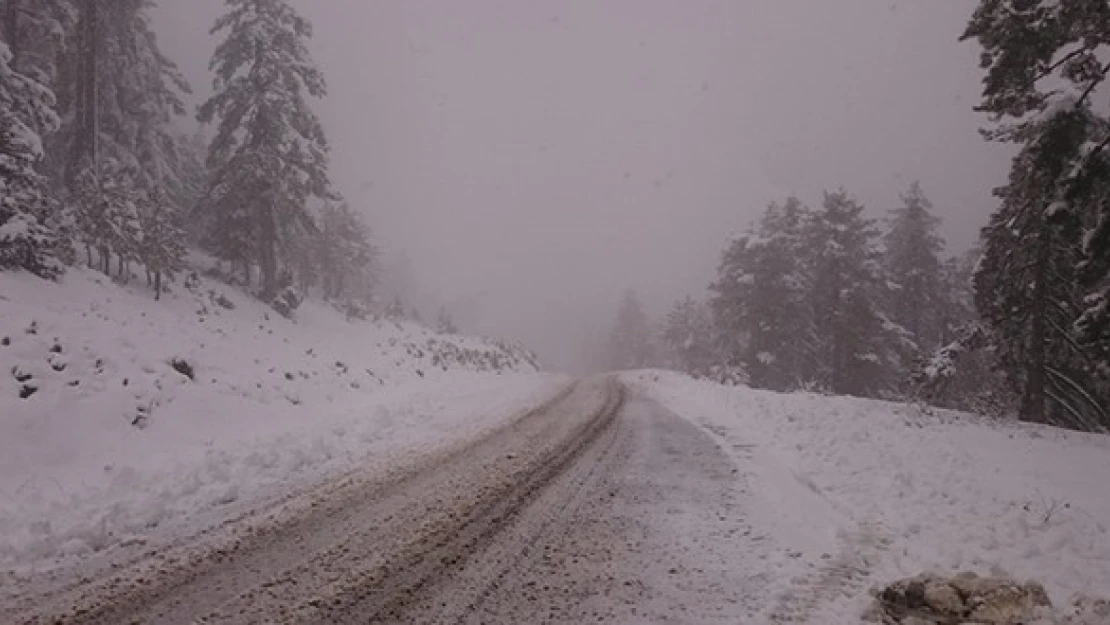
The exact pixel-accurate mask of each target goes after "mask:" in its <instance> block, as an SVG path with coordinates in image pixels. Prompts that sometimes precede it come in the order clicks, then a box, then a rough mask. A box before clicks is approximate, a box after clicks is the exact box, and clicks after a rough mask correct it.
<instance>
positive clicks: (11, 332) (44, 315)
mask: <svg viewBox="0 0 1110 625" xmlns="http://www.w3.org/2000/svg"><path fill="white" fill-rule="evenodd" d="M295 317H296V320H295V321H291V320H288V319H285V318H283V317H281V316H279V315H277V314H276V313H274V312H273V311H272V310H270V309H268V308H266V307H264V306H262V305H260V304H259V303H258V302H257V301H255V300H253V299H251V298H249V297H248V296H246V295H244V294H243V293H241V292H240V291H238V290H236V289H234V288H230V287H227V286H226V285H222V284H221V283H219V282H217V281H212V280H207V279H205V278H198V279H194V280H191V281H189V282H188V288H186V286H185V285H183V284H182V283H181V282H180V281H179V282H178V284H177V285H175V288H174V292H173V293H170V294H167V295H165V296H163V298H162V300H161V301H159V302H156V301H154V300H153V298H152V297H151V293H150V291H149V290H148V289H146V288H140V287H135V288H127V287H120V286H118V285H115V284H113V283H112V282H111V281H109V280H108V279H107V278H106V277H104V276H102V275H100V274H98V273H95V272H92V271H88V270H83V269H74V270H71V271H70V272H69V273H68V274H67V276H65V278H64V279H63V281H62V282H61V283H60V284H53V283H48V282H44V281H42V280H38V279H36V278H34V277H32V276H30V275H27V274H18V273H0V567H3V568H16V569H18V568H26V567H28V566H35V567H38V568H39V569H40V570H41V567H43V566H47V565H50V564H59V563H66V562H69V561H71V560H72V559H73V558H80V557H83V556H86V555H89V554H93V553H102V552H104V551H106V550H110V549H111V548H113V547H116V546H119V545H121V544H133V543H136V542H141V541H143V540H145V539H146V538H147V537H148V536H151V535H153V534H156V533H158V532H161V533H163V534H165V535H171V534H179V533H181V532H189V531H193V530H196V529H198V528H199V527H200V525H201V524H203V523H211V522H215V521H216V520H218V519H219V518H220V516H221V514H224V513H226V514H231V513H233V512H234V511H235V510H237V509H242V508H244V507H246V506H248V505H250V504H251V503H252V502H257V501H260V500H262V499H264V498H266V497H268V496H271V495H276V494H278V493H282V492H285V491H288V490H290V489H293V488H296V487H298V486H299V485H306V484H309V483H311V482H313V481H315V480H319V479H322V478H323V477H325V476H327V475H330V474H334V473H337V472H341V471H344V470H346V469H349V468H350V467H351V466H353V465H355V464H365V463H367V462H374V461H382V462H385V461H388V460H389V459H392V458H399V457H402V456H404V455H405V454H409V453H411V452H412V451H414V450H426V449H428V448H430V447H434V446H436V445H440V444H445V443H447V442H450V441H452V440H457V439H459V438H460V437H465V436H469V435H474V434H477V433H480V432H481V431H483V430H485V429H488V428H492V427H495V426H496V425H497V424H498V423H500V422H502V421H503V420H505V419H506V418H509V417H511V416H513V415H514V414H516V413H517V412H519V411H520V410H522V409H523V408H524V407H527V406H532V405H535V404H538V403H540V402H542V401H543V400H544V399H546V398H547V397H549V396H550V395H552V394H554V393H555V392H556V390H557V388H558V387H560V386H561V385H563V384H564V382H565V381H564V380H563V379H561V378H558V377H555V376H547V375H536V368H535V365H534V364H533V363H532V362H531V361H530V356H528V355H527V354H525V353H524V352H522V351H518V350H513V349H511V348H505V347H501V346H498V345H494V344H491V343H486V342H484V341H481V340H478V339H472V338H466V337H461V336H440V335H436V334H435V333H432V332H430V331H428V330H426V329H424V328H422V327H420V326H417V325H413V324H396V323H393V322H377V323H376V322H370V321H348V320H347V319H346V318H345V317H344V316H343V315H342V314H340V313H338V312H337V311H335V310H334V309H332V308H331V307H329V306H327V305H324V304H321V303H313V302H307V303H305V304H304V305H303V306H302V307H301V308H300V309H299V310H298V311H297V312H296V315H295ZM175 360H176V361H180V362H179V364H177V366H176V368H175V366H174V361H175ZM180 363H188V366H189V367H190V368H191V371H188V373H190V374H191V376H192V379H190V377H189V376H187V375H185V374H184V373H182V371H185V368H184V367H183V366H182V365H181V364H180ZM179 369H180V371H179Z"/></svg>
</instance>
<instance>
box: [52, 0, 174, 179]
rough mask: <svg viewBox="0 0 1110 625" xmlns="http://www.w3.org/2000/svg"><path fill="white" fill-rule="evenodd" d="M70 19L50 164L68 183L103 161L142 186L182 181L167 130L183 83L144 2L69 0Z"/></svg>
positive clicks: (171, 128)
mask: <svg viewBox="0 0 1110 625" xmlns="http://www.w3.org/2000/svg"><path fill="white" fill-rule="evenodd" d="M77 5H78V8H79V10H78V11H76V12H75V14H76V16H77V20H76V23H75V25H74V27H73V29H72V31H71V32H70V33H69V34H68V37H67V39H68V40H69V43H68V44H67V45H66V46H65V54H64V55H63V56H62V61H61V63H60V64H59V67H58V80H57V81H58V84H59V104H60V107H59V108H60V111H61V113H62V117H63V118H64V119H66V120H67V121H66V123H65V124H64V125H63V128H62V132H60V133H59V134H58V136H57V138H56V140H55V143H56V145H55V146H54V147H53V149H52V152H54V153H56V154H57V158H55V159H54V160H55V161H56V162H55V164H54V166H53V170H54V172H55V174H56V175H57V176H58V178H59V179H63V180H65V181H67V182H68V183H69V186H70V188H72V187H73V185H74V181H75V180H76V178H77V177H78V176H80V175H81V174H82V172H83V171H85V170H86V169H91V170H93V172H94V175H96V173H97V171H98V168H99V166H100V165H101V164H102V163H103V162H104V161H105V160H106V159H114V160H115V161H117V162H118V163H120V165H121V166H123V167H126V168H129V169H132V170H134V172H135V174H134V179H135V180H134V182H135V185H136V186H137V187H139V188H142V189H151V188H153V187H155V186H162V187H164V191H165V192H166V193H167V194H168V195H169V196H170V197H176V196H177V194H179V193H180V191H181V189H182V187H183V185H184V184H185V182H184V181H182V179H181V176H182V170H183V169H184V168H185V167H186V165H185V163H183V158H184V157H183V154H182V142H183V138H182V137H181V136H180V134H179V133H178V132H177V131H176V129H175V128H174V121H175V119H176V118H177V117H179V116H182V115H184V114H185V106H184V103H183V101H182V96H183V94H188V93H189V92H190V88H189V85H188V83H187V82H186V81H185V79H184V77H183V76H182V74H181V72H180V71H178V69H177V67H176V65H175V64H174V63H173V62H172V61H171V60H169V59H168V58H167V57H166V56H165V55H164V54H163V53H162V52H161V50H160V49H159V46H158V42H157V38H156V36H155V34H154V30H153V27H152V25H151V21H150V15H149V11H150V7H151V6H152V2H150V1H149V0H116V1H113V2H96V0H77Z"/></svg>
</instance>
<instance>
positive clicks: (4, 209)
mask: <svg viewBox="0 0 1110 625" xmlns="http://www.w3.org/2000/svg"><path fill="white" fill-rule="evenodd" d="M9 9H10V7H9ZM5 36H6V37H11V36H12V35H11V34H10V33H8V34H6V35H5ZM19 65H20V63H18V61H17V59H16V58H15V57H14V56H13V54H12V52H11V49H10V48H9V47H8V44H6V43H3V42H0V268H20V269H26V270H28V271H31V272H33V273H35V274H37V275H39V276H42V277H48V278H49V277H54V276H56V275H57V274H58V273H59V272H60V270H61V267H60V265H59V263H57V262H56V260H55V259H54V256H55V253H56V248H57V247H58V245H59V242H58V238H57V235H56V233H55V232H54V230H53V229H52V228H50V227H49V226H48V225H47V220H48V219H49V218H50V216H51V215H50V213H51V201H50V198H49V196H48V194H47V193H46V191H45V185H44V182H45V181H44V179H43V177H42V176H41V175H40V174H39V172H38V171H37V170H36V167H37V165H38V163H39V162H40V161H41V160H42V158H43V155H44V152H43V145H42V136H41V134H40V133H48V132H52V131H54V130H56V129H57V127H58V123H59V122H58V117H57V115H56V114H55V112H54V103H55V100H54V94H53V93H52V92H51V91H50V89H49V88H48V87H47V86H46V85H44V84H42V83H40V82H39V81H37V80H35V79H34V78H31V77H30V76H27V75H24V74H22V73H20V72H19V71H17V70H16V69H15V68H16V67H18V66H19Z"/></svg>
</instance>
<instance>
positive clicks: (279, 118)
mask: <svg viewBox="0 0 1110 625" xmlns="http://www.w3.org/2000/svg"><path fill="white" fill-rule="evenodd" d="M227 5H228V7H229V9H228V13H227V14H226V15H224V16H223V17H221V18H219V19H218V20H217V21H216V24H215V26H214V27H213V28H212V33H213V34H220V33H222V34H224V36H225V39H224V41H223V42H222V43H220V45H219V46H218V47H217V49H216V52H215V55H214V56H213V59H212V63H211V67H212V69H213V70H214V71H215V73H216V78H215V80H214V82H213V90H214V92H215V93H214V94H213V95H212V97H211V98H210V99H209V100H208V101H206V102H205V103H204V104H203V105H202V106H201V108H200V111H199V115H198V119H199V120H200V121H201V122H203V123H209V122H216V123H217V132H216V137H215V139H214V140H213V141H212V144H211V146H210V148H209V153H208V166H209V170H210V172H211V181H210V184H211V188H210V193H209V196H210V199H211V200H212V206H213V208H214V209H215V210H217V211H218V212H219V213H220V215H221V216H220V217H219V218H218V219H216V220H215V221H216V223H217V227H219V228H221V229H222V232H221V233H220V234H219V236H218V237H216V243H217V244H218V246H219V248H218V249H219V251H220V253H221V255H222V256H223V257H224V258H232V259H238V260H243V261H248V260H249V259H251V258H252V257H253V258H254V259H255V260H257V262H258V264H259V266H260V268H261V270H262V291H261V296H262V297H263V299H269V298H270V297H272V296H273V295H274V294H275V292H276V290H277V287H278V272H279V266H278V261H279V259H278V248H279V244H280V243H281V241H280V240H279V238H280V237H287V238H288V237H295V236H298V235H299V234H301V233H303V232H304V231H306V230H308V229H311V224H312V219H311V216H310V215H309V213H308V211H307V202H308V200H309V199H310V198H313V197H316V198H323V199H328V198H330V197H331V195H332V194H331V191H330V184H329V182H328V175H327V150H328V146H327V141H326V139H325V136H324V131H323V128H322V126H321V125H320V122H319V120H317V118H316V116H315V115H314V114H313V112H312V111H311V110H310V109H309V107H308V102H307V100H306V97H315V98H321V97H323V96H324V95H325V93H326V89H325V84H324V78H323V75H322V74H321V73H320V71H319V70H317V69H316V68H315V67H314V65H313V63H312V60H311V58H310V55H309V52H308V48H307V47H306V45H305V41H306V40H307V39H308V38H309V37H311V35H312V28H311V25H310V24H309V22H308V20H306V19H304V18H302V17H300V16H299V15H298V14H297V13H296V12H295V11H294V10H293V9H292V7H290V6H289V4H288V3H287V2H285V0H228V2H227ZM244 243H250V245H249V246H247V247H244V246H243V245H242V244H244ZM242 250H249V255H247V254H244V253H243V251H242Z"/></svg>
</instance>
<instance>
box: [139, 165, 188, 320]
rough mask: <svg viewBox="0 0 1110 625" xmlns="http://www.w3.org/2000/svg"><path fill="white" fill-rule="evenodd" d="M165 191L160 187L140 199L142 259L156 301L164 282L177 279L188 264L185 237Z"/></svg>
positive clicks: (159, 297) (140, 256) (140, 252)
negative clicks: (186, 261) (178, 274)
mask: <svg viewBox="0 0 1110 625" xmlns="http://www.w3.org/2000/svg"><path fill="white" fill-rule="evenodd" d="M176 215H177V214H176V212H175V211H174V207H173V204H172V203H171V202H170V200H169V198H168V197H166V193H165V191H163V190H162V189H161V188H158V187H156V188H155V189H153V190H151V191H147V192H145V193H143V194H142V195H141V196H140V199H139V204H138V217H139V223H138V226H139V228H138V230H139V235H140V240H139V249H138V258H139V260H140V261H141V262H142V263H143V265H144V266H145V267H146V271H147V276H148V279H149V282H151V286H153V287H154V299H156V300H157V299H161V297H162V291H163V287H164V284H163V279H171V280H172V279H173V277H174V275H175V274H177V272H179V271H181V269H182V267H183V266H184V262H185V243H184V240H185V236H184V234H183V233H182V231H181V228H180V227H179V226H178V225H177V223H176V222H175V219H176Z"/></svg>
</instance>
